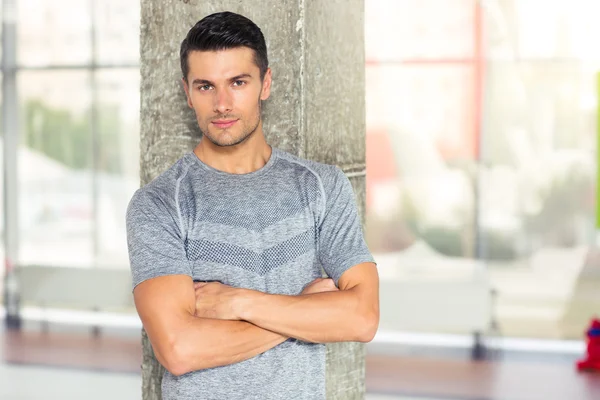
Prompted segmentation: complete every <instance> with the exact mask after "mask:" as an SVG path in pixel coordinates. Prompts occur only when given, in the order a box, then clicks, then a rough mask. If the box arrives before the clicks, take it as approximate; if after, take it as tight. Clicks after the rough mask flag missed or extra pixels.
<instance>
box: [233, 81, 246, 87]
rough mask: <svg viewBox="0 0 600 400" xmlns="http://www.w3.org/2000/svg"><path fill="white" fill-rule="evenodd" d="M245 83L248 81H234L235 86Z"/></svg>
mask: <svg viewBox="0 0 600 400" xmlns="http://www.w3.org/2000/svg"><path fill="white" fill-rule="evenodd" d="M245 84H246V82H244V81H235V82H233V86H243V85H245Z"/></svg>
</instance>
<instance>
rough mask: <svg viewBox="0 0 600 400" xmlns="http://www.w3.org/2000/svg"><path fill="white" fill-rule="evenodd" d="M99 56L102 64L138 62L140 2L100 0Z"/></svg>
mask: <svg viewBox="0 0 600 400" xmlns="http://www.w3.org/2000/svg"><path fill="white" fill-rule="evenodd" d="M94 7H95V8H94V18H95V24H96V41H97V42H96V58H97V62H98V63H99V64H101V65H105V64H109V65H115V64H117V65H118V64H138V63H139V53H140V2H139V1H137V0H97V1H96V2H95V6H94Z"/></svg>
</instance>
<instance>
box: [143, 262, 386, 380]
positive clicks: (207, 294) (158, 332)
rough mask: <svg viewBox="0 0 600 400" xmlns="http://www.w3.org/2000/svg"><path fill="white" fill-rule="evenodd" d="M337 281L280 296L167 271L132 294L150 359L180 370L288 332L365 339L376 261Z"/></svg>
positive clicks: (256, 348)
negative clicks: (196, 280) (152, 356)
mask: <svg viewBox="0 0 600 400" xmlns="http://www.w3.org/2000/svg"><path fill="white" fill-rule="evenodd" d="M338 287H339V289H338ZM338 287H335V285H333V283H331V280H317V281H315V282H313V283H311V284H310V285H308V286H307V287H306V288H305V289H304V290H303V292H302V293H301V294H300V295H298V296H285V295H271V294H265V293H261V292H257V291H253V290H247V289H238V288H232V287H230V286H226V285H222V284H220V283H208V284H194V283H193V282H192V279H191V278H190V277H189V276H186V275H169V276H162V277H157V278H153V279H149V280H147V281H144V282H142V283H140V284H139V285H137V286H136V288H135V290H134V293H133V294H134V300H135V305H136V308H137V311H138V314H139V315H140V318H141V320H142V323H143V325H144V328H145V329H146V332H147V333H148V337H149V339H150V342H151V343H152V347H153V349H154V353H155V355H156V358H157V359H158V361H159V362H160V363H161V364H162V365H163V366H164V367H165V368H166V369H167V370H168V371H169V372H170V373H171V374H173V375H176V376H178V375H183V374H185V373H188V372H191V371H195V370H200V369H206V368H213V367H218V366H223V365H229V364H233V363H236V362H240V361H244V360H247V359H250V358H252V357H255V356H257V355H259V354H261V353H263V352H265V351H267V350H269V349H271V348H273V347H275V346H277V345H278V344H280V343H283V342H284V341H286V340H287V339H288V338H296V339H299V340H302V341H307V342H313V343H329V342H342V341H356V342H369V341H371V340H372V339H373V336H374V335H375V332H376V331H377V327H378V324H379V278H378V275H377V269H376V267H375V264H373V263H362V264H358V265H356V266H354V267H352V268H350V269H348V270H347V271H346V272H345V273H344V274H343V275H342V276H341V277H340V279H339V281H338Z"/></svg>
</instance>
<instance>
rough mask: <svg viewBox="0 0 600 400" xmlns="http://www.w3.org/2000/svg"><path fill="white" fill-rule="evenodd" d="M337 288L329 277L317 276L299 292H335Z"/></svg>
mask: <svg viewBox="0 0 600 400" xmlns="http://www.w3.org/2000/svg"><path fill="white" fill-rule="evenodd" d="M338 290H339V289H338V288H337V286H335V283H333V279H330V278H317V279H315V280H314V281H312V282H311V283H309V284H308V285H306V286H305V287H304V289H303V290H302V293H300V294H314V293H323V292H336V291H338Z"/></svg>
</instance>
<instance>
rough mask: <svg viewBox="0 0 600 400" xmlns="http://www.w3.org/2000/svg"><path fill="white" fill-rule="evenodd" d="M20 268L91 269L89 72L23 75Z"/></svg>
mask: <svg viewBox="0 0 600 400" xmlns="http://www.w3.org/2000/svg"><path fill="white" fill-rule="evenodd" d="M17 79H18V87H19V100H20V113H21V127H20V129H21V147H20V149H19V155H18V158H19V161H18V162H19V206H20V215H19V218H20V219H19V224H20V246H19V262H20V264H36V265H58V266H77V267H82V266H83V267H88V266H91V265H92V252H93V242H92V229H93V212H92V211H93V210H92V208H93V207H92V206H93V204H92V196H91V190H92V170H91V167H92V163H91V141H90V138H91V137H90V100H91V96H90V73H89V72H87V71H28V72H25V71H24V72H20V73H19V74H18V78H17Z"/></svg>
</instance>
